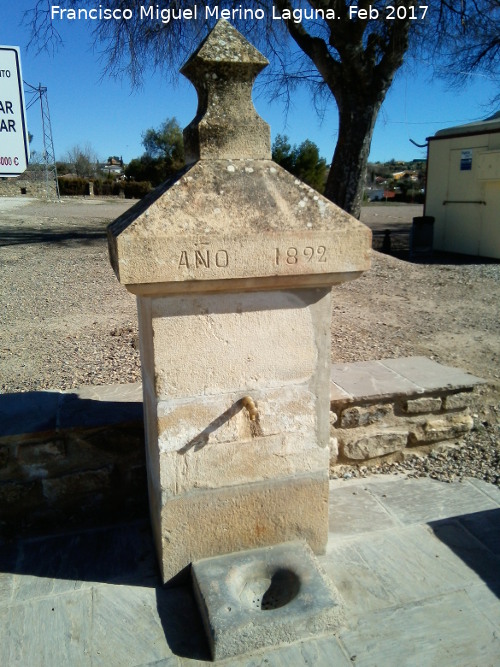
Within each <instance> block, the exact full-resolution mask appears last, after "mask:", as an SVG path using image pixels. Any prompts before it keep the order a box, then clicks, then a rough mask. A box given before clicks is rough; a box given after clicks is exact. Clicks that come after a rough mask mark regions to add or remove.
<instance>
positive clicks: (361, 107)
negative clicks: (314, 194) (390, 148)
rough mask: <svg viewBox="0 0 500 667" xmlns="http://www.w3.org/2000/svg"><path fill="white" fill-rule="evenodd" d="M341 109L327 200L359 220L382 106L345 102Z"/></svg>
mask: <svg viewBox="0 0 500 667" xmlns="http://www.w3.org/2000/svg"><path fill="white" fill-rule="evenodd" d="M337 103H338V106H339V135H338V141H337V146H336V147H335V153H334V155H333V160H332V166H331V168H330V173H329V174H328V179H327V181H326V187H325V196H326V197H328V199H331V201H333V202H334V203H335V204H337V205H338V206H340V207H341V208H343V209H344V210H345V211H347V212H348V213H350V214H351V215H353V216H354V217H355V218H358V219H359V216H360V214H361V202H362V201H363V190H364V183H365V174H366V166H367V163H368V155H369V153H370V146H371V141H372V135H373V128H374V127H375V121H376V120H377V115H378V112H379V110H380V106H381V104H382V103H381V102H376V103H373V101H371V100H361V101H360V100H357V101H356V102H354V103H353V101H352V100H349V99H346V100H343V101H337Z"/></svg>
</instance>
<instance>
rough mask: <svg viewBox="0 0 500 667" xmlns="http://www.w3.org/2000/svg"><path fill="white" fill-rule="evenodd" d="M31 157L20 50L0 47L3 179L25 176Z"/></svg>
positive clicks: (0, 172) (0, 168)
mask: <svg viewBox="0 0 500 667" xmlns="http://www.w3.org/2000/svg"><path fill="white" fill-rule="evenodd" d="M29 157H30V151H29V139H28V129H27V127H26V110H25V108H24V92H23V77H22V74H21V56H20V53H19V48H18V47H17V46H0V177H6V176H19V175H20V174H22V173H23V172H24V171H26V169H27V167H28V160H29Z"/></svg>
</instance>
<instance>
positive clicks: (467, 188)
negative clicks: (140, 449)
mask: <svg viewBox="0 0 500 667" xmlns="http://www.w3.org/2000/svg"><path fill="white" fill-rule="evenodd" d="M428 142H429V144H428V161H427V189H426V197H425V210H424V214H425V215H426V216H433V217H434V218H435V223H434V243H433V247H434V249H435V250H445V251H448V252H458V253H464V254H468V255H480V256H482V257H495V258H499V259H500V112H499V113H497V114H495V115H494V116H493V117H492V118H489V119H487V120H484V121H481V122H478V123H470V124H468V125H460V126H457V127H450V128H447V129H445V130H440V131H439V132H436V134H435V135H434V136H433V137H429V139H428Z"/></svg>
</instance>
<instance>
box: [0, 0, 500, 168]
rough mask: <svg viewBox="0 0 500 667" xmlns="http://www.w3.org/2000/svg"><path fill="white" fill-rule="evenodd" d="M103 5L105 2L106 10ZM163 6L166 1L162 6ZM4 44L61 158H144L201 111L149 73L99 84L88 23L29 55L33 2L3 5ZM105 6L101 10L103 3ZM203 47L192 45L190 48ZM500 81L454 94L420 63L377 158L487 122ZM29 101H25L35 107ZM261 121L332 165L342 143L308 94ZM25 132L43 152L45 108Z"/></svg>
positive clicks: (381, 129)
mask: <svg viewBox="0 0 500 667" xmlns="http://www.w3.org/2000/svg"><path fill="white" fill-rule="evenodd" d="M102 4H103V6H105V2H103V3H102ZM158 4H160V5H161V3H158ZM2 5H3V6H2V21H1V23H0V44H2V45H7V46H19V47H20V49H21V60H22V67H23V78H24V80H25V81H27V82H28V83H30V84H32V85H33V86H38V85H39V84H40V83H41V84H42V85H43V86H46V87H47V90H48V100H49V105H50V112H51V120H52V131H53V138H54V148H55V152H56V158H57V159H62V158H63V156H64V153H65V152H67V151H68V150H69V149H70V148H71V147H72V146H74V145H77V144H79V145H83V144H86V143H89V144H90V145H91V146H92V147H93V149H94V150H95V152H96V153H97V155H98V156H99V159H102V160H105V159H106V158H107V157H108V156H109V155H122V156H123V159H124V160H125V162H128V161H129V160H131V159H132V158H134V157H138V156H139V155H141V154H142V152H143V147H142V145H141V135H142V133H143V132H144V131H145V130H146V129H147V128H150V127H157V126H159V125H160V124H161V122H162V121H163V120H165V119H166V118H169V117H172V116H175V117H176V118H177V120H178V122H179V124H180V125H181V127H184V126H185V125H187V124H188V123H189V122H190V120H191V119H192V117H193V116H194V114H195V111H196V93H195V91H194V88H193V87H192V85H191V84H190V83H189V82H188V81H187V80H185V79H184V77H182V76H181V75H179V82H178V84H176V85H175V86H174V85H172V84H170V83H167V82H165V81H164V80H162V78H161V76H160V75H159V74H157V73H156V74H155V73H154V72H148V71H147V69H146V70H145V80H144V85H143V87H142V88H141V89H140V90H132V89H131V86H130V83H129V81H128V80H125V79H124V80H122V81H115V80H113V79H110V78H109V77H104V78H102V63H101V62H100V60H99V54H98V53H96V52H94V51H93V48H92V39H91V26H89V24H88V23H86V22H84V21H62V22H59V25H58V28H59V31H60V33H61V36H62V37H63V40H64V45H63V46H62V47H59V49H58V50H57V51H56V52H55V53H54V54H47V53H42V54H38V55H37V53H36V51H35V50H34V49H31V50H27V48H26V46H27V42H28V40H29V33H28V30H27V28H26V27H23V26H22V25H21V20H22V17H23V13H24V11H25V9H28V8H30V7H32V6H33V2H32V1H31V0H11V1H10V2H6V0H3V1H2ZM96 6H99V2H96ZM195 46H196V45H193V49H194V48H195ZM499 87H500V86H499V81H498V79H497V80H496V81H495V80H492V79H491V78H487V77H484V76H477V77H476V78H475V79H474V81H473V82H472V83H469V84H468V85H467V87H466V88H464V89H461V90H459V91H457V90H450V89H449V88H448V86H447V84H446V83H444V82H443V81H440V80H438V79H433V78H432V70H431V69H430V68H428V67H425V66H417V65H413V66H412V67H411V68H408V69H406V70H405V71H403V72H401V73H399V74H398V75H397V77H396V80H395V82H394V84H393V86H392V88H391V90H390V91H389V93H388V95H387V98H386V101H385V102H384V105H383V107H382V110H381V112H380V114H379V118H378V121H377V125H376V128H375V133H374V137H373V142H372V150H371V154H370V159H371V160H372V161H377V160H379V161H386V160H390V159H391V158H395V159H401V160H408V159H411V158H423V157H425V150H422V149H419V148H416V147H415V146H413V145H412V144H411V143H410V141H409V139H410V138H412V139H414V140H415V141H417V142H418V143H424V141H425V138H426V137H427V136H431V135H433V134H434V133H435V132H436V131H437V130H439V129H442V128H444V127H450V126H453V125H458V124H462V123H466V122H472V121H474V120H478V119H482V118H485V117H486V116H488V115H491V114H492V113H493V112H494V111H495V109H493V108H491V106H488V103H489V101H490V100H491V99H492V98H493V96H494V95H495V94H496V93H497V92H498V89H499ZM29 97H30V96H29V95H28V96H27V101H28V99H29ZM254 102H255V106H256V108H257V110H258V112H259V114H260V115H261V116H262V117H263V118H264V120H266V121H267V122H268V123H269V124H270V125H271V132H272V138H273V139H274V137H275V136H276V134H278V133H280V134H287V135H288V137H289V139H290V140H291V142H292V143H300V142H302V141H304V140H305V139H310V140H312V141H314V142H315V143H316V144H317V145H318V146H319V148H320V153H321V155H323V156H324V157H325V158H326V159H327V161H328V162H330V160H331V157H332V155H333V150H334V148H335V143H336V138H337V128H338V124H337V111H336V107H335V106H334V104H333V102H332V103H331V104H330V106H328V107H327V108H326V113H325V115H324V117H323V119H320V118H318V117H317V115H316V114H315V111H314V107H313V104H312V101H311V100H310V98H309V95H308V93H307V91H303V92H300V93H298V94H296V95H295V97H294V104H293V106H292V108H291V109H290V110H289V113H288V115H287V116H286V117H285V115H284V109H283V107H282V106H281V105H280V104H279V103H278V102H272V103H271V102H270V101H269V100H268V99H266V96H265V95H264V94H259V95H258V96H257V97H256V98H255V99H254ZM27 118H28V129H29V131H30V132H31V133H32V134H33V135H34V140H33V143H32V148H33V149H35V150H38V151H40V150H41V149H42V132H41V121H40V111H39V106H38V105H33V107H31V108H30V109H29V110H28V112H27Z"/></svg>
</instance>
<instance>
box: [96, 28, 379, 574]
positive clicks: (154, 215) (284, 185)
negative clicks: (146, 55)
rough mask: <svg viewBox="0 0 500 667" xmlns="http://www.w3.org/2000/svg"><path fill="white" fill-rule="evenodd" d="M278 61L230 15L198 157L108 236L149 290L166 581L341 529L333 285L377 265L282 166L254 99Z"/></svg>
mask: <svg viewBox="0 0 500 667" xmlns="http://www.w3.org/2000/svg"><path fill="white" fill-rule="evenodd" d="M265 64H266V60H265V58H263V56H262V55H261V54H260V53H258V51H256V50H255V49H254V47H253V46H251V45H250V44H248V42H246V40H244V39H243V37H242V36H241V35H240V34H239V33H238V32H237V31H235V30H234V28H232V27H231V26H230V24H228V23H227V22H225V21H220V22H219V23H217V25H216V27H215V28H214V30H213V31H212V33H211V34H210V35H209V36H208V38H207V39H206V40H205V41H204V42H203V43H202V45H201V46H200V47H199V48H198V49H197V51H196V52H195V53H194V54H193V56H192V57H191V58H190V60H189V61H188V62H187V63H186V65H185V66H184V67H183V69H182V72H183V73H184V74H185V75H186V76H187V77H188V78H189V79H190V80H191V81H192V82H193V84H194V85H195V87H196V90H197V92H198V99H199V103H198V111H197V115H196V117H195V119H194V120H193V121H192V123H191V124H190V125H189V126H188V127H187V128H186V130H185V143H186V152H187V162H188V166H187V167H186V168H185V169H184V170H182V171H181V172H180V173H178V174H177V175H176V176H174V177H173V178H172V179H171V180H170V181H168V182H166V183H165V184H164V185H163V186H161V187H160V188H158V189H157V190H156V191H154V192H153V193H151V195H149V196H148V197H146V198H145V199H144V200H142V201H141V202H140V203H139V204H137V205H136V206H135V207H133V208H132V209H130V210H129V211H127V213H126V214H124V215H123V216H121V217H120V218H118V219H117V220H116V221H115V222H114V223H112V224H111V225H110V227H109V229H108V238H109V249H110V258H111V263H112V266H113V268H114V270H115V272H116V275H117V277H118V279H119V280H120V282H121V283H122V284H124V285H125V286H126V287H127V289H128V290H129V291H131V292H133V293H135V294H136V295H137V303H138V316H139V333H140V345H141V362H142V370H143V388H144V411H145V422H146V424H145V425H146V441H147V445H146V457H147V466H148V480H149V498H150V507H151V515H152V524H153V531H154V533H155V539H156V545H157V550H158V553H159V558H160V563H161V567H162V572H163V577H164V580H165V581H166V580H168V579H170V578H171V577H173V576H175V575H176V574H177V573H178V572H179V571H180V570H182V569H183V568H184V567H186V566H187V565H188V564H189V563H190V562H191V561H193V560H198V559H200V558H204V557H207V556H213V555H217V554H222V553H228V552H232V551H238V550H240V549H247V548H253V547H256V546H266V545H271V544H276V543H279V542H283V541H287V540H293V539H305V540H307V541H308V542H309V544H310V546H311V547H312V548H313V549H314V550H315V551H321V550H322V549H323V548H324V545H325V544H326V539H327V532H328V516H327V503H326V501H325V497H326V496H325V488H326V487H325V484H326V481H327V478H328V459H329V448H328V443H329V392H330V387H329V385H330V376H329V366H330V361H329V360H330V324H331V306H330V290H331V286H332V285H333V284H335V283H338V282H342V281H344V280H348V279H352V278H355V277H357V276H358V275H360V273H361V272H362V271H364V270H366V269H367V268H368V267H369V253H370V247H371V242H370V241H371V238H370V231H369V230H368V229H367V228H365V227H364V226H363V225H361V224H360V223H359V222H358V221H357V220H354V219H353V218H351V217H350V216H349V215H347V214H346V213H345V212H343V211H341V210H340V209H339V208H338V207H336V206H334V205H333V204H332V203H331V202H329V201H328V200H326V199H325V198H324V197H322V196H321V195H319V194H318V193H317V192H315V191H314V190H312V189H311V188H310V187H308V186H307V185H305V184H303V183H301V182H300V181H298V180H297V179H295V178H294V177H293V176H291V175H290V174H289V173H288V172H286V171H285V170H283V169H281V168H280V167H278V165H276V164H274V163H273V162H272V161H271V160H270V156H271V150H270V133H269V128H268V126H267V124H266V123H265V122H264V121H263V120H262V119H261V118H259V117H258V115H257V113H256V111H255V109H254V107H253V103H252V99H251V92H252V85H253V81H254V79H255V77H256V76H257V74H258V72H259V71H260V70H261V69H262V68H263V67H264V66H265ZM245 397H250V399H251V400H252V401H253V404H254V405H255V408H256V410H257V416H256V419H252V415H251V414H250V412H249V411H248V410H247V409H246V408H245V407H244V398H245ZM254 416H255V415H254Z"/></svg>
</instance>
